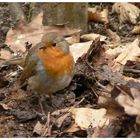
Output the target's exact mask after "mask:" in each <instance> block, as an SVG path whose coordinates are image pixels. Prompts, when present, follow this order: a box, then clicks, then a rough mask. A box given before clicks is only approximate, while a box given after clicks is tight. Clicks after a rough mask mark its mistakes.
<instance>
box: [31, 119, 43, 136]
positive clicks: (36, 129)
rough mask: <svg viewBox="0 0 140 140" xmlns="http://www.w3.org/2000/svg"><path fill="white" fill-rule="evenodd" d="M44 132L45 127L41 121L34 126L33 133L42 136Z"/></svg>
mask: <svg viewBox="0 0 140 140" xmlns="http://www.w3.org/2000/svg"><path fill="white" fill-rule="evenodd" d="M43 132H44V125H42V124H41V123H40V122H39V121H38V122H37V123H36V125H35V126H34V130H33V133H36V134H38V135H41V134H42V133H43Z"/></svg>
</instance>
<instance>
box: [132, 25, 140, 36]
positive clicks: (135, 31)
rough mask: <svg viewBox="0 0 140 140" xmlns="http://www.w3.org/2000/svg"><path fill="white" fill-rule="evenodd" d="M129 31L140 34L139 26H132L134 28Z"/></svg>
mask: <svg viewBox="0 0 140 140" xmlns="http://www.w3.org/2000/svg"><path fill="white" fill-rule="evenodd" d="M131 32H132V33H133V34H140V26H134V28H133V30H132V31H131Z"/></svg>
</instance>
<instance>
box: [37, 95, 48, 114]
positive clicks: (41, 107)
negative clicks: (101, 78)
mask: <svg viewBox="0 0 140 140" xmlns="http://www.w3.org/2000/svg"><path fill="white" fill-rule="evenodd" d="M38 100H39V105H40V109H41V113H42V114H43V115H46V113H45V111H44V107H43V101H44V97H43V95H39V99H38Z"/></svg>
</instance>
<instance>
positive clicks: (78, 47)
mask: <svg viewBox="0 0 140 140" xmlns="http://www.w3.org/2000/svg"><path fill="white" fill-rule="evenodd" d="M91 44H92V41H88V42H84V43H75V44H73V45H71V46H70V51H71V53H72V56H73V57H74V61H75V62H76V60H77V59H78V58H79V57H81V56H82V55H83V54H85V53H87V51H88V49H89V47H90V45H91Z"/></svg>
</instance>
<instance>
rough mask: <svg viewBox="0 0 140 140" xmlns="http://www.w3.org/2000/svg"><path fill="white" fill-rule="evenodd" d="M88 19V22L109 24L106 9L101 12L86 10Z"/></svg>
mask: <svg viewBox="0 0 140 140" xmlns="http://www.w3.org/2000/svg"><path fill="white" fill-rule="evenodd" d="M88 19H89V21H96V22H102V23H105V24H107V23H109V19H108V8H106V9H103V11H98V10H97V8H96V7H95V8H88Z"/></svg>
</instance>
